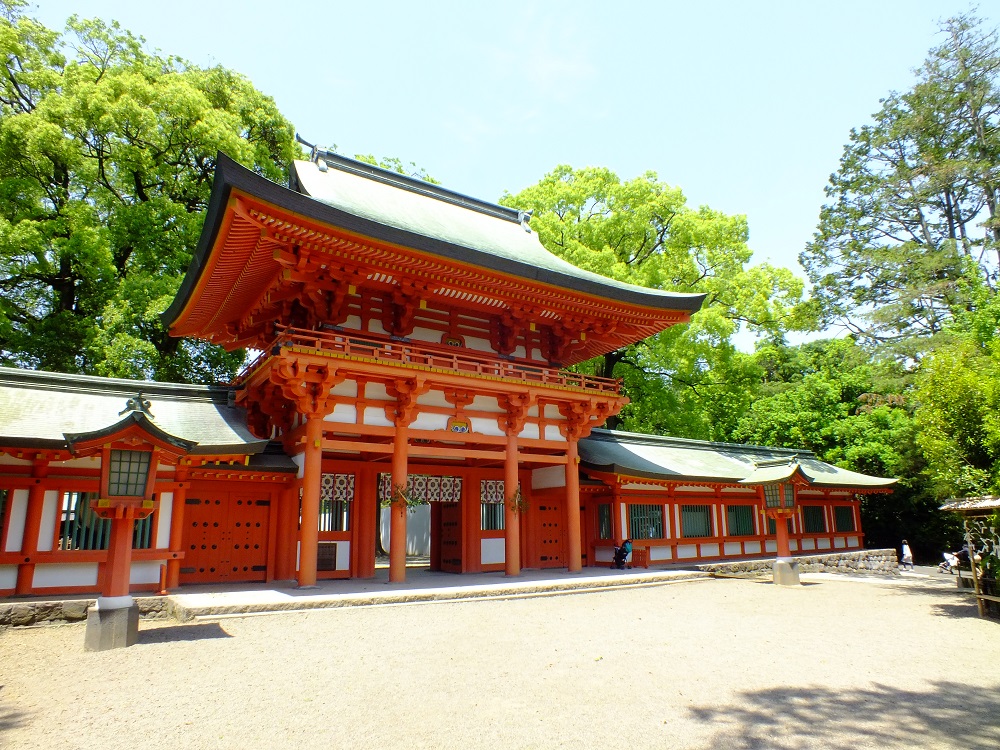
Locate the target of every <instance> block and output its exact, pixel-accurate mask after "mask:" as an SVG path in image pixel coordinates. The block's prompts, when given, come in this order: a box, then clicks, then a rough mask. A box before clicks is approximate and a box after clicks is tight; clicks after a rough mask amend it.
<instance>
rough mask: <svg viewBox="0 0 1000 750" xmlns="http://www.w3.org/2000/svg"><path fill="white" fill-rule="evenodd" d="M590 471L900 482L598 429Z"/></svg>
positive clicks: (767, 454)
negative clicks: (797, 473) (799, 474)
mask: <svg viewBox="0 0 1000 750" xmlns="http://www.w3.org/2000/svg"><path fill="white" fill-rule="evenodd" d="M580 460H581V462H582V466H583V468H584V469H587V468H590V469H593V470H596V471H605V472H610V473H613V474H618V475H620V476H623V477H635V478H637V479H659V480H670V481H678V482H692V483H699V482H702V483H704V482H708V483H720V484H753V485H757V484H764V483H769V482H777V481H782V480H784V479H788V478H789V477H791V476H792V475H793V474H794V473H796V472H797V471H798V472H801V473H802V475H803V476H804V477H805V478H806V479H807V480H808V481H809V483H810V484H812V485H815V486H817V487H839V488H853V489H857V490H874V489H882V488H887V487H889V486H890V485H892V484H894V483H895V482H896V481H897V480H896V479H887V478H884V477H872V476H869V475H867V474H860V473H858V472H855V471H849V470H848V469H841V468H839V467H837V466H833V465H832V464H828V463H826V462H825V461H820V460H819V459H818V458H816V457H815V455H814V454H813V453H812V452H811V451H803V450H789V449H785V448H765V447H761V446H753V445H736V444H733V443H710V442H705V441H700V440H684V439H681V438H668V437H658V436H655V435H641V434H638V433H634V432H613V431H610V430H594V431H593V432H592V433H591V435H590V437H589V438H586V439H584V440H581V441H580Z"/></svg>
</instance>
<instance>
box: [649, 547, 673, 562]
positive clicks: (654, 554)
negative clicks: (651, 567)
mask: <svg viewBox="0 0 1000 750" xmlns="http://www.w3.org/2000/svg"><path fill="white" fill-rule="evenodd" d="M671 558H672V555H671V553H670V547H650V548H649V559H650V561H654V560H670V559H671Z"/></svg>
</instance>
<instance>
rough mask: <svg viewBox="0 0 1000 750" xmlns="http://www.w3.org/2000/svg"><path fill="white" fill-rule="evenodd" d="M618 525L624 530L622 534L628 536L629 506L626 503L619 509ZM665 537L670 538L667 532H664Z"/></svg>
mask: <svg viewBox="0 0 1000 750" xmlns="http://www.w3.org/2000/svg"><path fill="white" fill-rule="evenodd" d="M611 507H612V508H613V507H614V506H613V505H612V506H611ZM618 523H620V524H621V528H622V530H623V532H622V533H626V534H627V533H628V506H627V505H626V504H625V503H622V504H621V507H620V508H619V509H618ZM664 535H665V536H670V535H669V534H668V533H667V532H666V531H664Z"/></svg>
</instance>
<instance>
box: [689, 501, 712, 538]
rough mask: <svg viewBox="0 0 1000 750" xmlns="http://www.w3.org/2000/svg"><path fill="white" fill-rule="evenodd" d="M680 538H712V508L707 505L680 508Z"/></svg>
mask: <svg viewBox="0 0 1000 750" xmlns="http://www.w3.org/2000/svg"><path fill="white" fill-rule="evenodd" d="M681 536H683V537H685V538H688V537H696V536H712V508H711V506H708V505H682V506H681Z"/></svg>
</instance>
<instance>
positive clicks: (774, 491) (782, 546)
mask: <svg viewBox="0 0 1000 750" xmlns="http://www.w3.org/2000/svg"><path fill="white" fill-rule="evenodd" d="M800 473H801V472H800V467H799V463H798V461H797V460H796V457H794V456H792V457H790V458H781V459H776V460H772V461H761V462H759V463H757V464H755V465H754V470H753V472H752V473H751V474H750V476H748V477H746V478H745V479H743V480H741V482H740V483H741V484H748V485H755V486H757V487H759V488H760V493H761V495H760V496H761V499H762V501H763V507H762V512H763V514H764V515H765V516H766V517H767V518H771V519H773V520H774V529H775V535H776V537H777V547H778V557H777V559H776V560H775V561H774V582H775V583H777V584H779V585H781V586H797V585H799V583H800V581H799V564H798V563H797V562H796V561H795V560H793V559H792V550H791V547H790V546H789V543H788V519H789V518H791V517H792V516H793V515H795V513H797V512H798V503H797V498H796V490H795V482H794V479H795V477H796V475H798V474H800Z"/></svg>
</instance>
